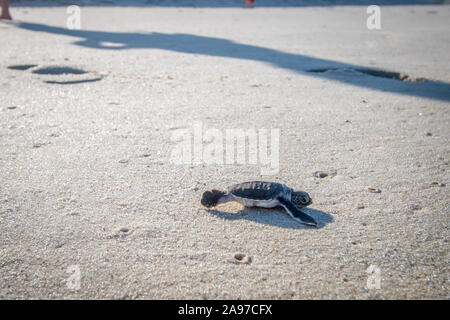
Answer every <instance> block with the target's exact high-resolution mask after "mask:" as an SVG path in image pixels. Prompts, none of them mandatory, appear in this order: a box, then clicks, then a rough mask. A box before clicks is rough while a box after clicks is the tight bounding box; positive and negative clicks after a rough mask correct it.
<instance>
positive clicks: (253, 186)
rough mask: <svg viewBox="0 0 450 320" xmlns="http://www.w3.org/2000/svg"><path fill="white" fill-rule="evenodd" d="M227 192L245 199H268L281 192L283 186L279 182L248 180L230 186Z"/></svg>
mask: <svg viewBox="0 0 450 320" xmlns="http://www.w3.org/2000/svg"><path fill="white" fill-rule="evenodd" d="M228 192H229V193H231V194H233V195H234V196H237V197H240V198H245V199H254V200H270V199H275V198H276V197H278V196H279V195H281V194H283V192H284V188H283V185H282V184H281V183H276V182H264V181H249V182H244V183H240V184H236V185H234V186H232V187H230V188H229V189H228Z"/></svg>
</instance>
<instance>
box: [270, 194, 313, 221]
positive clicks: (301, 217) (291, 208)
mask: <svg viewBox="0 0 450 320" xmlns="http://www.w3.org/2000/svg"><path fill="white" fill-rule="evenodd" d="M277 199H278V202H280V205H282V206H283V208H284V209H285V210H286V211H287V213H289V215H290V216H291V217H292V218H294V219H295V220H297V221H298V222H300V223H302V224H305V225H307V226H314V227H317V222H316V221H315V220H314V219H313V218H311V217H310V216H309V215H307V214H306V213H304V212H302V211H301V210H300V209H298V208H297V207H296V206H295V205H294V204H293V203H292V202H291V201H289V200H286V199H285V198H283V197H278V198H277Z"/></svg>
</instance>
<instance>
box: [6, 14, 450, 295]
mask: <svg viewBox="0 0 450 320" xmlns="http://www.w3.org/2000/svg"><path fill="white" fill-rule="evenodd" d="M365 9H366V8H365V7H352V6H346V7H317V8H316V7H304V8H289V9H286V8H257V9H254V10H243V9H240V8H216V9H214V8H201V9H193V8H164V7H162V8H136V7H129V8H124V9H119V8H96V7H85V8H83V9H82V28H83V29H84V30H91V31H102V32H103V33H100V32H84V33H83V32H79V31H69V30H67V29H65V25H66V17H67V14H66V11H65V8H64V7H43V8H28V7H15V8H12V10H11V13H12V15H13V17H14V18H15V20H16V23H5V22H1V23H0V38H1V41H2V47H1V50H0V61H1V63H0V68H1V72H0V88H1V91H0V92H1V94H0V298H2V299H16V298H27V299H36V298H44V299H53V298H62V299H72V298H83V299H84V298H106V299H109V298H113V299H119V298H131V299H134V298H137V299H141V298H163V299H166V298H169V299H171V298H188V299H191V298H193V299H202V298H207V299H215V298H225V299H229V298H274V299H280V298H286V299H303V298H344V299H354V298H362V299H368V298H377V299H405V298H406V299H423V298H448V297H449V284H448V276H449V272H448V258H449V256H448V253H449V246H448V221H449V220H448V211H449V197H448V195H449V192H448V184H449V175H448V170H449V166H448V161H449V119H450V116H449V111H448V110H449V101H450V98H449V95H450V91H448V90H446V89H448V88H449V86H448V84H446V83H450V61H449V59H450V56H449V55H448V52H450V41H449V34H450V33H449V24H448V21H450V7H449V6H398V7H397V6H394V7H383V8H382V29H381V30H378V31H370V30H367V28H366V17H367V15H366V13H365ZM19 21H22V22H27V23H33V24H28V25H22V27H20V26H18V24H17V23H18V22H19ZM51 26H53V27H51ZM36 30H40V31H36ZM230 41H231V42H230ZM108 43H109V44H108ZM106 45H110V47H109V48H104V46H106ZM100 46H102V47H103V48H102V47H100ZM118 46H119V47H124V48H122V49H120V48H118ZM23 64H36V65H38V66H37V67H34V68H31V69H28V70H25V71H19V70H10V69H7V67H8V66H11V65H23ZM48 66H70V67H73V68H79V69H82V70H85V71H88V73H85V74H80V75H75V74H74V75H49V74H36V73H33V72H32V71H34V70H37V69H39V68H42V67H48ZM336 66H337V67H339V69H338V70H335V71H330V72H328V73H324V74H320V73H316V74H314V73H308V72H304V70H307V69H310V68H327V67H336ZM345 66H347V67H348V66H350V67H349V68H350V69H346V68H345ZM353 67H372V68H375V67H376V68H386V69H389V70H393V71H397V72H404V73H406V74H408V75H412V76H417V77H426V78H429V79H433V80H435V81H441V82H443V83H438V82H434V83H428V84H427V83H405V82H401V81H396V80H388V79H384V78H377V77H373V76H369V75H365V74H361V73H358V72H355V71H352V68H353ZM98 78H101V80H99V81H91V82H83V83H75V84H65V85H63V84H58V83H55V82H65V81H75V82H76V81H80V80H81V81H83V80H96V79H98ZM45 81H50V83H47V82H45ZM52 82H53V83H52ZM11 107H16V108H11ZM194 121H201V122H202V123H203V124H204V126H205V127H208V128H214V129H218V130H221V132H224V130H225V129H227V128H242V129H245V128H254V129H261V128H267V129H270V128H279V129H281V134H280V170H279V173H278V174H277V175H274V176H261V175H260V168H259V166H255V165H240V166H238V165H202V164H200V165H180V166H176V165H173V164H172V163H171V162H170V161H169V156H170V152H171V150H172V149H173V147H174V143H173V142H171V136H172V133H173V131H174V130H176V128H187V129H189V128H190V127H191V125H192V123H193V122H194ZM427 133H430V134H431V135H427ZM318 170H322V171H326V172H328V173H330V176H328V177H326V178H323V179H319V178H314V177H313V174H314V172H315V171H318ZM254 179H265V180H276V181H281V182H284V183H286V184H288V185H290V186H292V187H295V188H300V189H303V190H306V191H308V192H309V194H310V195H311V196H312V198H313V200H314V203H313V204H312V206H311V210H310V211H309V212H310V213H311V215H313V216H315V217H316V218H317V219H319V220H320V221H321V222H322V227H321V228H319V229H307V228H303V227H301V226H298V225H297V224H295V223H294V222H293V221H292V220H291V219H289V217H288V216H287V215H286V214H283V213H282V211H280V210H257V209H249V210H244V211H240V210H241V209H242V208H241V207H240V206H239V205H237V204H228V205H225V206H223V207H220V208H218V209H219V210H220V211H214V212H208V211H206V210H204V209H202V208H201V206H200V204H199V200H200V196H201V194H202V192H203V191H204V190H206V189H207V188H212V187H215V188H225V187H227V186H228V185H229V184H233V183H238V182H243V181H246V180H254ZM434 182H436V183H435V184H433V183H434ZM442 184H445V185H442ZM368 187H374V188H378V189H380V190H381V193H370V192H369V191H368V190H367V188H368ZM358 206H359V207H362V206H363V207H364V208H362V209H357V208H358ZM413 209H414V210H413ZM331 220H332V221H331ZM121 228H126V229H128V231H127V232H124V231H126V229H123V231H120V229H121ZM238 252H240V253H244V254H246V255H248V256H250V257H251V263H249V264H236V263H234V262H235V261H234V260H233V259H234V255H235V253H238ZM371 265H374V266H377V267H378V268H379V271H380V276H381V281H380V289H367V288H366V286H367V279H368V276H370V275H368V273H367V272H366V270H367V268H368V267H369V266H371ZM70 266H76V267H75V268H79V271H80V274H81V283H80V288H79V289H78V290H71V289H69V288H68V287H67V279H68V278H69V276H70V273H67V270H68V268H69V267H70Z"/></svg>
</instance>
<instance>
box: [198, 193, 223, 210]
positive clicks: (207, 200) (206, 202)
mask: <svg viewBox="0 0 450 320" xmlns="http://www.w3.org/2000/svg"><path fill="white" fill-rule="evenodd" d="M224 195H225V192H223V191H220V190H215V189H212V190H208V191H205V192H203V195H202V200H201V204H202V205H203V206H204V207H206V208H212V207H215V206H216V205H217V204H218V203H219V199H220V198H222V197H223V196H224Z"/></svg>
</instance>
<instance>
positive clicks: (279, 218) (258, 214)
mask: <svg viewBox="0 0 450 320" xmlns="http://www.w3.org/2000/svg"><path fill="white" fill-rule="evenodd" d="M205 210H206V211H208V212H209V213H210V214H212V215H213V216H216V217H218V218H221V219H224V220H249V221H254V222H258V223H261V224H265V225H270V226H275V227H279V228H284V229H311V230H315V229H322V228H323V227H325V225H327V224H328V223H331V222H333V216H332V215H330V214H329V213H326V212H323V211H320V210H317V209H311V208H303V209H302V211H304V212H305V213H307V214H308V215H310V216H311V217H312V218H314V219H315V220H316V221H317V223H318V226H317V227H316V228H314V227H309V226H305V225H303V224H301V223H299V222H297V221H295V220H294V219H292V218H291V217H290V216H289V215H288V214H287V213H286V212H285V211H284V209H283V208H281V207H277V208H273V209H264V208H245V209H242V210H239V211H238V212H236V213H232V212H226V211H222V210H217V209H205Z"/></svg>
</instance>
